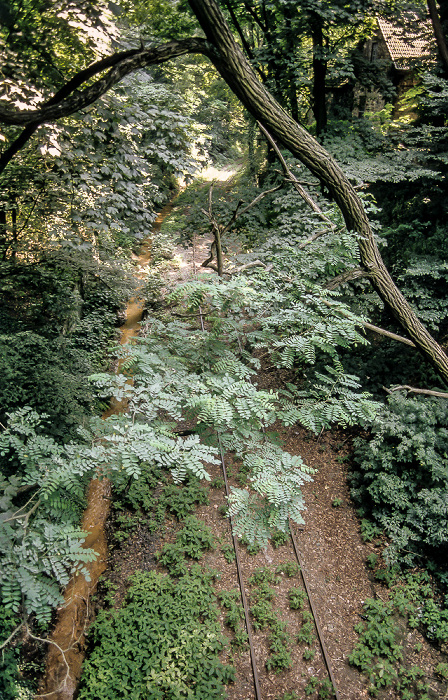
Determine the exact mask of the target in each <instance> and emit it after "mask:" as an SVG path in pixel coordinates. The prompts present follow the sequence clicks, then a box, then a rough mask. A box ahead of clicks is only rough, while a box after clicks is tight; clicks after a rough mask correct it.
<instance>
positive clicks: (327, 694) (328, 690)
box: [317, 678, 334, 700]
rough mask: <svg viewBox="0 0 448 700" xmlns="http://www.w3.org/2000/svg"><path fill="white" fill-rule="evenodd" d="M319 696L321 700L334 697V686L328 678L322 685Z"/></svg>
mask: <svg viewBox="0 0 448 700" xmlns="http://www.w3.org/2000/svg"><path fill="white" fill-rule="evenodd" d="M317 696H318V697H319V698H321V700H329V698H333V697H334V688H333V684H332V683H331V681H329V680H328V678H325V680H323V681H322V683H321V684H320V688H319V692H318V693H317Z"/></svg>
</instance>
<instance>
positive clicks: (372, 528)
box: [361, 518, 382, 542]
mask: <svg viewBox="0 0 448 700" xmlns="http://www.w3.org/2000/svg"><path fill="white" fill-rule="evenodd" d="M381 534H382V530H381V528H379V527H377V526H376V525H375V524H374V523H372V521H371V520H367V518H363V519H362V520H361V537H362V539H363V540H364V542H371V541H372V540H373V539H374V538H375V537H379V536H380V535H381Z"/></svg>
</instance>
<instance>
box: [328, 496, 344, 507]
mask: <svg viewBox="0 0 448 700" xmlns="http://www.w3.org/2000/svg"><path fill="white" fill-rule="evenodd" d="M342 503H343V500H342V498H334V499H333V501H332V504H331V505H332V506H333V508H340V506H342Z"/></svg>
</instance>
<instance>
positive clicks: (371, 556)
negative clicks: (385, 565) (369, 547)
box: [366, 552, 378, 569]
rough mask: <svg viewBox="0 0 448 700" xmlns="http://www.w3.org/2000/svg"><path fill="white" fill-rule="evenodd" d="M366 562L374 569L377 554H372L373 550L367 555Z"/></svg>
mask: <svg viewBox="0 0 448 700" xmlns="http://www.w3.org/2000/svg"><path fill="white" fill-rule="evenodd" d="M366 564H367V566H368V567H369V569H374V568H375V567H376V565H377V564H378V554H374V553H373V552H372V553H371V554H369V556H368V557H367V559H366Z"/></svg>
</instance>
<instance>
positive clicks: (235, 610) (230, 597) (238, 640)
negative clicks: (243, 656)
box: [218, 588, 248, 648]
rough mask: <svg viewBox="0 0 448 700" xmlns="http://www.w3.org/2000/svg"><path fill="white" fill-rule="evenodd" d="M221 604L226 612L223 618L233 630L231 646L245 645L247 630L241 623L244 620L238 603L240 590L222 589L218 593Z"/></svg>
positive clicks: (241, 608)
mask: <svg viewBox="0 0 448 700" xmlns="http://www.w3.org/2000/svg"><path fill="white" fill-rule="evenodd" d="M218 597H219V600H220V601H221V604H222V605H223V606H224V607H225V608H226V610H227V614H226V617H225V619H224V622H225V624H226V625H228V626H229V627H230V629H231V630H233V632H234V638H233V639H232V642H231V644H232V646H233V647H240V648H241V647H245V646H246V644H247V641H248V637H247V632H246V630H245V628H244V625H243V624H242V620H244V611H243V607H242V605H241V603H240V600H241V594H240V591H239V590H238V589H237V588H235V589H233V590H231V591H222V592H221V593H219V595H218Z"/></svg>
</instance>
